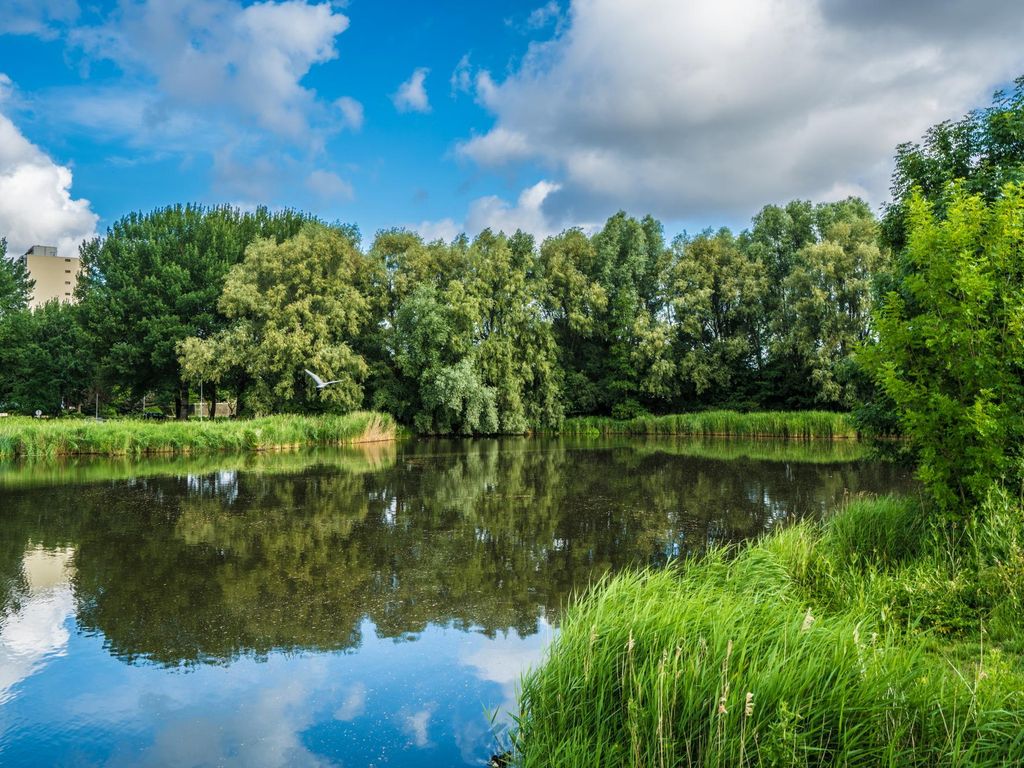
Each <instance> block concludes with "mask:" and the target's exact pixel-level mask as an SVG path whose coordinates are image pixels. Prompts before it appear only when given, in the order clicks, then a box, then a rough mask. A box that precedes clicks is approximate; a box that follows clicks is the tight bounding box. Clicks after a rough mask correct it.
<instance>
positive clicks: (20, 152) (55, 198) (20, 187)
mask: <svg viewBox="0 0 1024 768" xmlns="http://www.w3.org/2000/svg"><path fill="white" fill-rule="evenodd" d="M10 87H11V82H10V79H9V78H7V76H6V75H2V74H0V109H2V108H3V102H4V97H3V94H4V93H6V92H7V91H8V90H9V89H10ZM71 182H72V176H71V169H70V168H68V167H67V166H64V165H59V164H57V163H55V162H54V161H53V160H52V159H51V158H50V157H49V156H47V155H46V153H45V152H43V151H42V150H41V149H40V148H39V147H37V146H35V145H34V144H32V143H31V142H30V141H29V140H28V139H26V138H25V136H24V135H22V133H21V131H19V130H18V128H17V126H15V124H14V123H13V122H11V120H10V119H9V118H8V117H7V116H6V115H4V114H3V113H2V112H0V237H6V238H7V245H8V253H11V254H21V253H24V252H25V251H26V250H27V249H28V248H29V247H30V246H32V245H36V244H39V245H56V246H57V252H58V253H60V254H67V255H75V256H77V255H78V246H79V244H80V243H81V241H82V240H84V239H87V238H91V237H93V236H94V235H95V234H96V223H97V221H98V219H99V217H97V216H96V214H95V213H93V212H92V209H91V208H90V206H89V201H88V200H83V199H77V200H76V199H74V198H72V197H71Z"/></svg>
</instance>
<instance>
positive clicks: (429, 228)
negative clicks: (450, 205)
mask: <svg viewBox="0 0 1024 768" xmlns="http://www.w3.org/2000/svg"><path fill="white" fill-rule="evenodd" d="M406 229H410V230H412V231H413V232H418V233H419V235H420V237H422V238H423V239H424V240H426V241H427V242H433V241H434V240H444V241H445V242H446V243H450V242H451V241H452V240H454V239H455V238H456V237H458V236H459V234H460V233H461V232H462V229H463V228H462V226H461V225H459V224H458V223H456V221H455V220H454V219H451V218H447V219H439V220H437V221H421V222H420V223H419V224H409V225H407V226H406Z"/></svg>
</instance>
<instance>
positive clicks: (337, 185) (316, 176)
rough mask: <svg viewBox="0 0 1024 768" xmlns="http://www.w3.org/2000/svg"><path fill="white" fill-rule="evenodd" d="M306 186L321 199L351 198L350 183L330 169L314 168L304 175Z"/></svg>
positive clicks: (353, 194) (352, 196)
mask: <svg viewBox="0 0 1024 768" xmlns="http://www.w3.org/2000/svg"><path fill="white" fill-rule="evenodd" d="M306 186H307V187H309V189H310V190H311V191H312V192H313V193H314V194H315V195H316V196H317V197H319V198H321V199H323V200H346V201H347V200H352V199H353V198H354V197H355V190H354V189H353V188H352V185H351V184H349V183H348V182H347V181H345V180H344V179H343V178H341V177H340V176H339V175H338V174H336V173H333V172H331V171H324V170H319V169H317V170H315V171H313V172H312V173H311V174H309V176H307V177H306Z"/></svg>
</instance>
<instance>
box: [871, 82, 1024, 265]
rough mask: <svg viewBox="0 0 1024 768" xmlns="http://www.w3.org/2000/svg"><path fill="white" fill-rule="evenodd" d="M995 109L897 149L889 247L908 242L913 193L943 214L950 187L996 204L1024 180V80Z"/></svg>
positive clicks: (886, 231) (999, 96) (886, 227)
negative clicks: (1007, 187)
mask: <svg viewBox="0 0 1024 768" xmlns="http://www.w3.org/2000/svg"><path fill="white" fill-rule="evenodd" d="M992 101H993V103H992V106H990V107H988V108H986V109H979V110H975V111H973V112H971V113H970V114H967V115H965V116H964V117H963V118H961V119H960V120H956V121H949V120H947V121H945V122H942V123H939V124H938V125H935V126H932V127H931V128H930V129H928V131H927V133H925V135H924V137H923V139H922V140H921V141H920V142H908V143H906V144H901V145H900V146H899V147H897V149H896V168H895V170H894V172H893V176H892V202H891V203H890V204H889V205H888V206H887V208H886V211H885V216H884V218H883V225H882V233H883V239H884V241H885V243H886V244H887V245H888V246H889V247H890V248H891V249H892V250H893V251H894V252H897V253H899V252H900V251H902V250H903V248H904V247H906V245H907V242H908V226H909V223H910V222H909V218H908V217H909V213H910V208H909V205H910V199H911V196H912V191H913V190H917V193H918V194H920V195H922V196H923V197H924V198H925V199H926V200H929V201H931V202H932V203H933V204H934V205H935V206H936V208H935V210H936V213H938V214H940V215H941V214H942V212H943V211H944V210H945V206H946V204H947V198H948V194H949V191H950V187H951V184H952V183H953V182H954V181H957V180H962V187H963V189H964V190H966V191H967V192H969V193H972V194H979V195H981V196H982V197H983V198H984V199H985V200H987V201H989V202H991V201H993V200H995V199H996V198H997V197H998V196H999V195H1000V194H1001V192H1002V189H1003V187H1004V185H1005V184H1007V183H1009V182H1019V181H1024V76H1021V77H1018V78H1017V79H1016V80H1015V81H1014V87H1013V89H1012V90H1011V91H1009V92H1007V91H1002V90H1000V91H996V93H995V94H994V96H993V100H992Z"/></svg>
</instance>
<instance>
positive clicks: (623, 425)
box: [558, 411, 857, 440]
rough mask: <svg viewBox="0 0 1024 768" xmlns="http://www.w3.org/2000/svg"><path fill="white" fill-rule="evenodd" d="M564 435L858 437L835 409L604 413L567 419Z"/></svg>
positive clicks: (847, 419)
mask: <svg viewBox="0 0 1024 768" xmlns="http://www.w3.org/2000/svg"><path fill="white" fill-rule="evenodd" d="M558 433H559V434H562V435H593V436H599V435H694V436H706V437H750V438H769V437H771V438H785V439H799V440H844V439H856V437H857V430H856V428H855V427H854V426H853V422H852V420H851V419H850V416H849V414H845V413H834V412H832V411H760V412H754V413H740V412H739V411H702V412H699V413H679V414H670V415H666V416H638V417H636V418H635V419H628V420H619V419H611V418H607V417H603V416H579V417H574V418H571V419H566V420H565V423H564V424H563V425H562V428H561V429H560V430H559V431H558Z"/></svg>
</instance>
